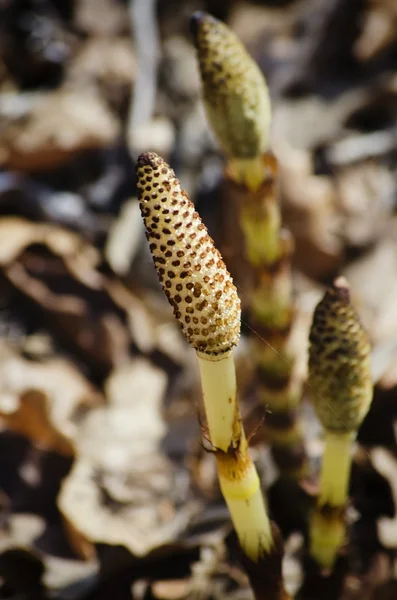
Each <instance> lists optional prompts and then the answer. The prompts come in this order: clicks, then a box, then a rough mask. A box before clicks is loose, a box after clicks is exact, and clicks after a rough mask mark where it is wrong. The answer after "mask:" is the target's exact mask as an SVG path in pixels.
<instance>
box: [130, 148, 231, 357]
mask: <svg viewBox="0 0 397 600" xmlns="http://www.w3.org/2000/svg"><path fill="white" fill-rule="evenodd" d="M137 178H138V188H139V199H140V206H141V212H142V216H143V219H144V222H145V227H146V237H147V239H148V242H149V244H150V251H151V253H152V256H153V260H154V264H155V267H156V270H157V273H158V276H159V279H160V282H161V284H162V286H163V290H164V292H165V294H166V296H167V298H168V300H169V302H170V304H171V306H172V308H173V309H174V315H175V317H176V319H177V320H178V321H179V323H180V325H181V327H182V330H183V333H184V334H185V337H186V338H187V340H188V342H189V343H190V345H191V346H192V347H193V348H194V349H195V350H197V351H200V352H203V353H205V354H208V355H219V354H223V353H225V352H227V351H228V350H230V349H231V348H233V346H235V345H236V344H237V343H238V340H239V336H240V300H239V297H238V295H237V290H236V287H235V286H234V284H233V280H232V278H231V276H230V274H229V272H228V270H227V269H226V266H225V263H224V262H223V260H222V257H221V255H220V253H219V251H218V250H217V249H216V248H215V246H214V242H213V240H212V238H211V237H210V236H209V235H208V231H207V229H206V227H205V225H204V223H203V222H202V221H201V219H200V216H199V215H198V213H197V212H196V211H195V207H194V205H193V203H192V202H191V201H190V200H189V198H188V196H187V194H186V193H185V192H184V191H183V190H182V189H181V186H180V183H179V181H178V179H177V178H176V177H175V173H174V171H173V170H172V169H171V168H170V167H169V166H168V165H167V164H166V163H165V162H164V160H163V159H162V158H160V157H159V156H157V155H156V154H155V153H154V152H146V153H144V154H141V155H140V156H139V158H138V161H137Z"/></svg>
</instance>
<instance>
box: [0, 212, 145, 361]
mask: <svg viewBox="0 0 397 600" xmlns="http://www.w3.org/2000/svg"><path fill="white" fill-rule="evenodd" d="M0 240H1V241H0V266H2V267H3V269H4V273H5V276H6V277H7V279H8V281H9V282H10V283H11V284H12V286H13V287H14V288H16V289H17V290H18V291H19V292H20V293H21V294H22V295H23V296H25V297H27V298H29V299H30V300H31V301H33V302H34V303H35V304H36V306H37V307H38V308H39V309H40V310H41V313H42V315H43V318H44V319H45V320H46V321H47V322H48V324H49V326H50V328H51V329H52V330H53V331H54V332H55V333H56V335H57V336H59V337H60V338H61V339H62V340H64V341H66V342H67V343H71V344H73V346H74V347H75V348H76V349H77V350H78V352H79V353H80V354H81V355H82V356H83V358H84V359H85V360H87V361H88V362H90V363H92V364H94V365H95V367H96V368H99V369H102V370H105V372H106V371H108V370H109V369H110V368H111V367H112V366H113V365H115V364H118V363H121V362H122V361H123V360H125V359H126V358H127V356H128V353H129V345H130V343H131V341H132V339H133V340H134V342H135V343H136V345H137V346H138V347H140V348H142V350H144V351H147V350H150V349H151V348H152V347H153V329H152V322H151V320H150V319H149V317H148V312H147V310H146V309H145V307H144V306H143V304H142V302H141V301H139V300H138V299H137V298H136V297H135V296H134V295H133V294H132V292H130V291H129V290H127V289H126V288H125V287H124V286H122V284H121V283H120V282H119V281H118V280H117V279H115V278H112V277H111V276H107V275H104V274H103V273H101V272H100V271H99V270H98V268H97V267H98V266H99V265H100V261H101V256H100V254H99V252H98V251H97V250H96V249H95V248H93V247H92V246H90V245H89V244H87V243H86V242H84V240H82V239H81V238H80V237H79V236H78V235H76V234H74V233H71V232H68V231H67V230H64V229H62V228H60V227H56V226H53V225H51V224H37V223H30V222H29V221H25V220H24V219H19V218H12V217H10V218H3V219H0ZM58 290H59V291H58Z"/></svg>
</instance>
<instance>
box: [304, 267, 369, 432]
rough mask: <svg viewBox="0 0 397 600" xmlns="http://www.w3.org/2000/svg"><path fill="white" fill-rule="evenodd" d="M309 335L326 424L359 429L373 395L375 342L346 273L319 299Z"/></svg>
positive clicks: (315, 397)
mask: <svg viewBox="0 0 397 600" xmlns="http://www.w3.org/2000/svg"><path fill="white" fill-rule="evenodd" d="M309 340H310V348H309V385H310V392H311V397H312V401H313V404H314V407H315V409H316V412H317V415H318V417H319V419H320V421H321V423H322V425H323V426H324V427H325V429H327V430H331V431H336V432H337V431H340V432H355V431H357V430H358V428H359V426H360V425H361V422H362V420H363V418H364V417H365V415H366V414H367V412H368V409H369V407H370V404H371V400H372V392H373V390H372V380H371V368H370V350H371V348H370V343H369V339H368V335H367V333H366V331H365V330H364V329H363V327H362V325H361V323H360V319H359V317H358V314H357V312H356V310H355V308H354V306H353V305H352V304H351V302H350V293H349V286H348V283H347V281H346V280H345V278H344V277H339V278H338V279H337V280H336V281H335V282H334V284H333V286H332V287H331V288H330V289H329V290H328V291H327V292H326V294H325V296H324V297H323V299H322V300H321V301H320V302H319V304H318V305H317V307H316V309H315V311H314V315H313V323H312V327H311V331H310V338H309Z"/></svg>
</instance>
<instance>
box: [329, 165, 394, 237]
mask: <svg viewBox="0 0 397 600" xmlns="http://www.w3.org/2000/svg"><path fill="white" fill-rule="evenodd" d="M335 184H336V191H337V194H338V204H339V206H340V208H341V210H342V214H343V225H342V227H343V238H344V240H345V241H346V242H347V243H348V244H349V245H352V246H367V245H369V244H371V243H373V242H375V241H376V240H378V239H379V238H380V236H381V235H382V234H383V232H384V231H385V227H386V225H387V222H388V219H389V218H390V216H391V214H392V211H393V202H394V197H395V192H396V184H395V178H394V176H393V174H392V173H391V171H389V170H388V169H387V168H386V167H385V166H384V165H381V164H379V163H377V162H375V161H371V160H368V161H363V162H360V163H358V164H354V165H349V166H347V167H345V168H342V169H338V170H337V172H336V174H335Z"/></svg>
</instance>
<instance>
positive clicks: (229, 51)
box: [191, 12, 271, 158]
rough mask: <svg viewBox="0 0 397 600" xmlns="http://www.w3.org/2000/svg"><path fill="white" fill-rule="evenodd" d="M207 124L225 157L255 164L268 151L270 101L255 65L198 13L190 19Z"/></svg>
mask: <svg viewBox="0 0 397 600" xmlns="http://www.w3.org/2000/svg"><path fill="white" fill-rule="evenodd" d="M191 29H192V33H193V36H194V40H195V45H196V48H197V56H198V61H199V66H200V73H201V79H202V84H203V98H204V104H205V107H206V112H207V116H208V120H209V121H210V124H211V127H212V128H213V130H214V132H215V134H216V136H217V137H218V139H219V142H220V144H221V146H222V148H223V150H224V152H225V153H226V154H227V155H228V156H230V157H234V158H254V157H255V156H258V155H260V154H262V153H263V152H265V151H266V150H267V149H268V146H269V127H270V116H271V109H270V99H269V94H268V89H267V85H266V81H265V79H264V77H263V75H262V72H261V71H260V69H259V67H258V65H257V64H256V63H255V61H254V60H253V59H252V58H251V56H250V55H249V54H248V52H247V51H246V49H245V48H244V46H243V45H242V44H241V42H240V41H239V39H238V38H237V37H236V35H235V34H234V33H233V32H232V31H231V30H230V29H229V28H228V27H227V26H226V25H225V24H224V23H222V22H221V21H218V20H217V19H215V18H214V17H212V16H211V15H209V14H206V13H202V12H197V13H195V14H194V15H193V17H192V19H191Z"/></svg>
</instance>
